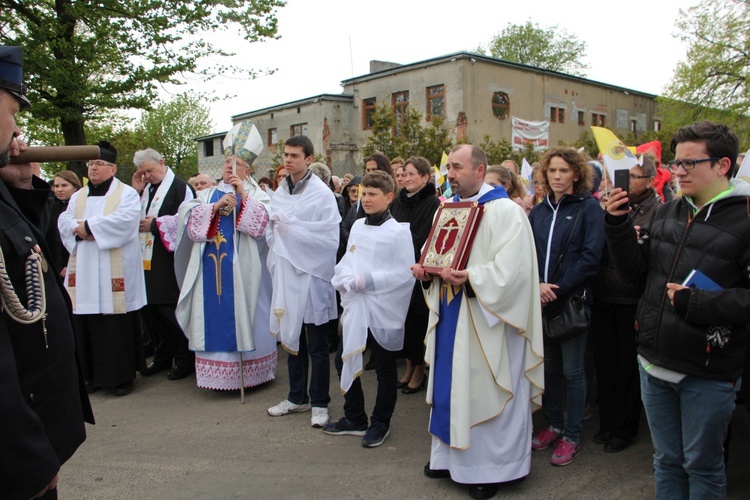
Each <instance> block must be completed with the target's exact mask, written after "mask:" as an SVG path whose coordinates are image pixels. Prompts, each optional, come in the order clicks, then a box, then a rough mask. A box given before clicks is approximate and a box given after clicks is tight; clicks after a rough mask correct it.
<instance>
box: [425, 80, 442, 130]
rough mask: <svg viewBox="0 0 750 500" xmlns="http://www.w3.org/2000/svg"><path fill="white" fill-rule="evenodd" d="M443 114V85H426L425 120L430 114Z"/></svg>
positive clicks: (428, 118) (428, 119)
mask: <svg viewBox="0 0 750 500" xmlns="http://www.w3.org/2000/svg"><path fill="white" fill-rule="evenodd" d="M433 115H434V116H445V85H444V84H441V85H434V86H432V87H427V121H430V118H431V117H432V116H433Z"/></svg>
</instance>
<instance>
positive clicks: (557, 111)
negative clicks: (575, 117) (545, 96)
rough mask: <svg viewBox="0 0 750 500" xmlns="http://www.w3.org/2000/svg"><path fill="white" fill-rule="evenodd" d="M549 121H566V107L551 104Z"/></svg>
mask: <svg viewBox="0 0 750 500" xmlns="http://www.w3.org/2000/svg"><path fill="white" fill-rule="evenodd" d="M549 121H551V122H553V123H565V109H563V108H556V107H554V106H551V107H550V108H549Z"/></svg>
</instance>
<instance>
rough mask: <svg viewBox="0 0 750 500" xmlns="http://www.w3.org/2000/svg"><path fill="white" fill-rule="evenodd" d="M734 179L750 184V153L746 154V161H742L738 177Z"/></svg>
mask: <svg viewBox="0 0 750 500" xmlns="http://www.w3.org/2000/svg"><path fill="white" fill-rule="evenodd" d="M734 177H735V178H737V179H742V180H743V181H745V182H750V151H748V152H747V153H745V159H744V160H742V164H740V168H738V169H737V175H735V176H734Z"/></svg>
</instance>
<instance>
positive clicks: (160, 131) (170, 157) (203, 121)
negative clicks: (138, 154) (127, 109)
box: [129, 94, 212, 179]
mask: <svg viewBox="0 0 750 500" xmlns="http://www.w3.org/2000/svg"><path fill="white" fill-rule="evenodd" d="M203 102H205V98H201V96H196V95H191V94H182V95H179V96H177V97H176V98H174V99H173V100H171V101H169V102H165V103H162V104H159V105H158V106H156V107H155V108H154V109H153V111H148V112H146V113H145V114H144V115H143V118H142V120H141V123H140V124H139V125H138V127H137V129H136V131H137V133H138V135H139V136H140V137H141V140H140V142H141V144H143V147H144V148H145V147H149V148H153V149H155V150H156V151H158V152H159V153H161V154H162V156H164V161H165V163H166V164H167V165H169V166H170V167H172V169H173V170H174V173H175V174H176V175H177V176H178V177H182V178H183V179H187V178H188V177H190V176H191V175H193V174H195V173H196V172H197V171H198V143H197V142H195V140H194V139H195V138H196V137H200V136H203V135H207V134H209V133H210V132H211V128H212V122H211V117H210V111H209V108H208V106H206V105H204V104H203ZM129 158H130V159H132V158H133V156H132V155H130V157H129Z"/></svg>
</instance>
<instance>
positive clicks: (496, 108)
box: [492, 92, 510, 120]
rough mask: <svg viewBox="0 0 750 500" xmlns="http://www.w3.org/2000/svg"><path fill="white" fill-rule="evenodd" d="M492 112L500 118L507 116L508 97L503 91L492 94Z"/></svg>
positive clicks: (508, 107)
mask: <svg viewBox="0 0 750 500" xmlns="http://www.w3.org/2000/svg"><path fill="white" fill-rule="evenodd" d="M492 114H494V115H495V116H496V117H498V118H499V119H501V120H505V119H506V118H508V115H509V114H510V97H508V94H506V93H505V92H495V93H494V94H492Z"/></svg>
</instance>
